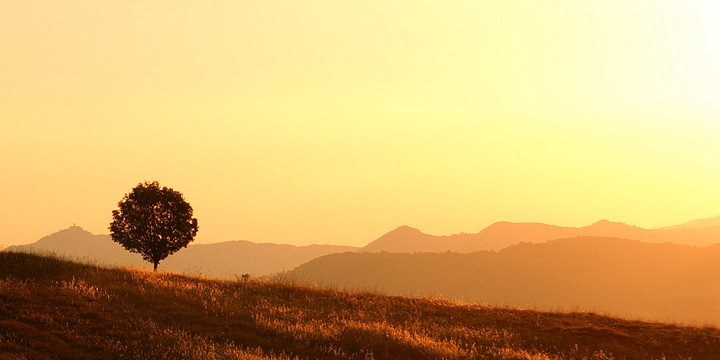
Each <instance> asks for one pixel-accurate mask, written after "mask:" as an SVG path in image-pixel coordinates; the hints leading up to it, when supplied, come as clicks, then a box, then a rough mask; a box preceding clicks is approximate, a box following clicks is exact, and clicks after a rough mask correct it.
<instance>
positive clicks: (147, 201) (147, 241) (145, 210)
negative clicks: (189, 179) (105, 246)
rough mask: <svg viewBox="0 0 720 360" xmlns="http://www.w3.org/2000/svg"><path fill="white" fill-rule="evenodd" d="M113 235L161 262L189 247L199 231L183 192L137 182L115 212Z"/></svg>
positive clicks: (146, 256) (116, 239) (145, 255)
mask: <svg viewBox="0 0 720 360" xmlns="http://www.w3.org/2000/svg"><path fill="white" fill-rule="evenodd" d="M112 216H113V221H112V223H110V235H111V237H112V239H113V241H115V242H116V243H119V244H120V245H122V247H123V248H125V249H126V250H128V251H130V252H132V253H139V254H140V255H142V257H143V259H144V260H145V261H149V262H151V263H152V264H153V269H154V270H157V267H158V263H160V261H161V260H164V259H165V258H166V257H168V256H169V255H172V254H174V253H175V252H177V251H178V250H180V249H182V248H184V247H186V246H187V245H188V244H189V243H190V242H191V241H193V240H194V238H195V235H196V234H197V231H198V222H197V219H195V218H193V217H192V216H193V209H192V207H191V206H190V204H188V203H187V201H185V199H184V197H183V195H182V194H181V193H180V192H177V191H175V190H173V189H171V188H168V187H162V188H161V187H160V184H158V182H157V181H154V182H145V183H141V184H138V185H137V186H136V187H135V188H133V189H132V191H131V192H130V193H129V194H125V196H124V197H123V199H122V200H121V201H120V202H119V203H118V209H117V210H113V212H112Z"/></svg>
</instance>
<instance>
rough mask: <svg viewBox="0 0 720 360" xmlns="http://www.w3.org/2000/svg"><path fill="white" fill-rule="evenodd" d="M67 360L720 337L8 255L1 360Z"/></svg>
mask: <svg viewBox="0 0 720 360" xmlns="http://www.w3.org/2000/svg"><path fill="white" fill-rule="evenodd" d="M719 306H720V304H719ZM54 358H60V359H78V358H90V359H93V358H97V359H107V358H117V359H719V358H720V329H718V328H715V327H687V326H679V325H673V324H661V323H648V322H640V321H630V320H623V319H618V318H612V317H606V316H601V315H596V314H592V313H582V312H578V313H551V312H539V311H533V310H520V309H508V308H493V307H487V306H480V305H460V304H454V303H450V302H445V301H440V300H434V299H410V298H403V297H389V296H384V295H379V294H375V293H367V292H365V293H353V292H343V291H334V290H322V289H316V288H311V287H306V286H300V285H292V284H281V283H276V282H275V283H273V282H264V281H247V282H244V281H218V280H211V279H205V278H202V277H191V276H184V275H178V274H172V273H165V272H158V273H153V272H151V271H147V270H140V269H127V268H107V267H101V266H96V265H88V264H80V263H74V262H70V261H65V260H62V259H58V258H55V257H50V256H41V255H31V254H22V253H8V252H0V359H3V360H4V359H54Z"/></svg>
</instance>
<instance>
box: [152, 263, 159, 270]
mask: <svg viewBox="0 0 720 360" xmlns="http://www.w3.org/2000/svg"><path fill="white" fill-rule="evenodd" d="M158 263H159V261H155V262H154V263H153V265H154V266H153V271H155V272H157V266H158Z"/></svg>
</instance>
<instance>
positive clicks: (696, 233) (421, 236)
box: [362, 218, 720, 253]
mask: <svg viewBox="0 0 720 360" xmlns="http://www.w3.org/2000/svg"><path fill="white" fill-rule="evenodd" d="M710 220H712V219H710ZM710 220H703V222H701V224H706V223H707V224H710V223H712V222H711V221H710ZM717 220H718V221H720V218H717ZM688 224H691V225H690V226H686V227H670V228H663V229H643V228H639V227H636V226H631V225H627V224H623V223H619V222H612V221H608V220H601V221H598V222H596V223H595V224H592V225H589V226H585V227H581V228H576V227H560V226H554V225H548V224H541V223H513V222H506V221H503V222H498V223H495V224H492V225H490V226H488V227H487V228H485V229H483V230H481V231H480V232H478V233H475V234H467V233H460V234H455V235H447V236H435V235H429V234H425V233H423V232H421V231H420V230H418V229H414V228H411V227H409V226H401V227H399V228H397V229H395V230H393V231H391V232H389V233H387V234H385V235H383V236H381V237H380V238H378V239H377V240H375V241H373V242H371V243H370V244H368V245H367V246H365V247H363V248H362V251H367V252H381V251H387V252H404V253H415V252H445V251H451V252H458V253H471V252H476V251H485V250H500V249H503V248H506V247H508V246H511V245H514V244H518V243H521V242H529V243H542V242H546V241H549V240H555V239H562V238H571V237H579V236H601V237H613V238H621V239H630V240H641V241H644V242H649V243H666V242H667V243H675V244H684V245H697V246H704V245H710V244H714V243H720V226H718V227H700V226H698V225H697V224H695V223H688ZM693 224H695V225H693Z"/></svg>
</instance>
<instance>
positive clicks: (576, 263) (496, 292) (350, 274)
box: [285, 237, 720, 325]
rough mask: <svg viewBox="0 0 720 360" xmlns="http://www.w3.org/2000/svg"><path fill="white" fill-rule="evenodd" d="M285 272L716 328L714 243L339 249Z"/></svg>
mask: <svg viewBox="0 0 720 360" xmlns="http://www.w3.org/2000/svg"><path fill="white" fill-rule="evenodd" d="M285 276H286V277H289V278H292V279H296V280H297V281H300V282H303V283H312V284H316V285H320V286H328V287H331V288H341V289H361V290H362V289H365V290H377V291H381V292H383V293H386V294H393V295H404V296H434V297H441V298H445V299H451V300H460V301H468V302H479V303H484V304H491V305H502V306H526V307H531V308H539V309H546V310H556V309H563V310H573V309H584V310H589V311H598V312H603V313H611V314H616V315H621V316H628V317H633V318H642V319H652V320H662V321H679V322H684V323H693V324H705V323H712V324H716V325H718V324H720V305H718V304H720V244H717V245H713V246H708V247H694V246H688V245H678V244H651V243H644V242H640V241H637V240H627V239H618V238H606V237H576V238H568V239H559V240H552V241H548V242H545V243H542V244H531V243H523V244H517V245H513V246H510V247H507V248H505V249H503V250H500V251H497V252H496V251H479V252H474V253H469V254H460V253H451V252H447V253H414V254H408V253H389V252H384V253H345V254H332V255H327V256H324V257H321V258H318V259H315V260H312V261H310V262H308V263H306V264H304V265H302V266H299V267H298V268H296V269H295V270H293V271H291V272H289V273H288V274H286V275H285Z"/></svg>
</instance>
